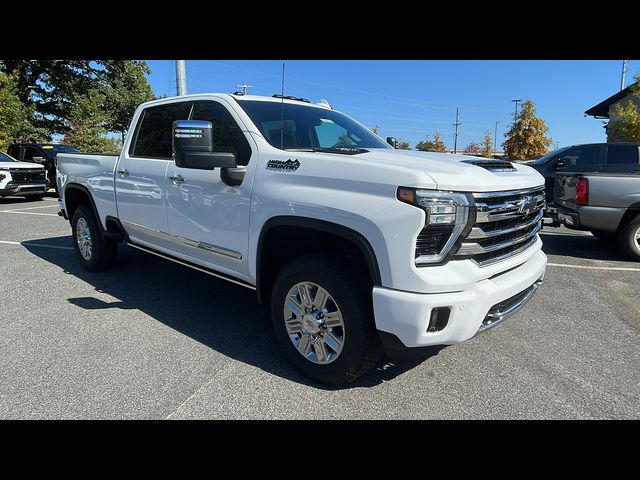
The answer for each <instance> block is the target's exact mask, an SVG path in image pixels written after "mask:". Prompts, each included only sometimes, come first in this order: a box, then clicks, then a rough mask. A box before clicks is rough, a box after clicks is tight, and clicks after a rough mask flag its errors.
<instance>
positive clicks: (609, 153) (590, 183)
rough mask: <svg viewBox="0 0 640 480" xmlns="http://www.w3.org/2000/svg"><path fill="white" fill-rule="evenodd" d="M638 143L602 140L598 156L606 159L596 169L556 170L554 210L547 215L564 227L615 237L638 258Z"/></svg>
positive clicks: (639, 177)
mask: <svg viewBox="0 0 640 480" xmlns="http://www.w3.org/2000/svg"><path fill="white" fill-rule="evenodd" d="M638 147H639V145H638V144H628V145H627V146H626V147H625V148H624V149H621V148H619V146H618V145H616V144H606V145H604V146H602V147H601V148H602V149H601V150H600V152H599V154H600V155H601V156H600V157H599V158H606V160H607V163H604V162H601V163H600V165H599V171H598V169H596V168H594V171H593V172H557V173H556V179H555V188H554V190H555V208H556V210H555V211H554V212H552V214H551V215H552V216H553V218H555V219H557V220H558V221H559V222H562V223H563V224H564V225H566V226H567V227H568V228H573V229H578V230H589V231H591V233H593V234H594V235H595V236H596V237H598V238H599V239H601V240H604V241H611V240H617V241H618V244H619V245H620V248H621V249H622V250H623V251H624V253H626V254H627V255H628V256H629V257H630V258H632V259H634V260H637V261H640V164H639V163H638V157H639V155H638V154H639V152H638V150H639V148H638ZM616 155H618V156H616ZM565 157H566V155H565V156H563V158H565ZM631 160H635V163H633V162H631ZM562 161H566V159H565V160H562Z"/></svg>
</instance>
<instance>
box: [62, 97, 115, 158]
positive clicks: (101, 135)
mask: <svg viewBox="0 0 640 480" xmlns="http://www.w3.org/2000/svg"><path fill="white" fill-rule="evenodd" d="M104 102H105V94H104V93H102V92H101V91H100V90H97V89H95V90H90V91H89V92H87V94H86V95H82V96H78V97H76V101H75V103H74V105H73V107H71V111H70V112H69V118H68V120H67V125H66V128H67V133H66V134H65V136H64V139H63V141H62V143H64V144H66V145H71V146H73V147H75V148H78V149H79V150H81V151H83V152H105V153H106V152H117V151H118V143H117V141H116V139H114V138H109V137H107V134H108V133H109V128H108V125H109V121H110V118H109V115H108V113H107V112H106V111H105V110H104V109H103V105H104Z"/></svg>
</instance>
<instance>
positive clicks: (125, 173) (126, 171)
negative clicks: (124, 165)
mask: <svg viewBox="0 0 640 480" xmlns="http://www.w3.org/2000/svg"><path fill="white" fill-rule="evenodd" d="M118 173H119V174H120V176H121V177H122V178H127V177H128V176H129V170H127V169H124V170H118Z"/></svg>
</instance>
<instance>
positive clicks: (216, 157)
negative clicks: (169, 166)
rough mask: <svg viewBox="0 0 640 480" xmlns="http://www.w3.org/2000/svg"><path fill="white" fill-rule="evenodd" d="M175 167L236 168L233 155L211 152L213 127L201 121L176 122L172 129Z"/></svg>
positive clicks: (199, 168) (201, 168) (203, 168)
mask: <svg viewBox="0 0 640 480" xmlns="http://www.w3.org/2000/svg"><path fill="white" fill-rule="evenodd" d="M172 133H173V135H172V145H173V158H174V160H175V162H176V166H178V167H181V168H194V169H198V170H213V169H214V168H216V167H222V168H224V167H228V168H235V167H237V162H236V156H235V154H233V153H227V152H214V151H213V126H212V125H211V122H205V121H201V120H176V121H175V122H173V129H172Z"/></svg>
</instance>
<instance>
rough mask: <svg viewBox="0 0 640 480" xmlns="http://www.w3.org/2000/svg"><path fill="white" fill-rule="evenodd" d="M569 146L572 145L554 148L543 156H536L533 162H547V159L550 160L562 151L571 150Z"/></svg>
mask: <svg viewBox="0 0 640 480" xmlns="http://www.w3.org/2000/svg"><path fill="white" fill-rule="evenodd" d="M569 148H571V147H562V148H559V149H558V150H554V151H553V152H551V153H547V154H546V155H544V156H542V157H540V158H536V159H535V160H534V161H533V162H531V163H536V164H540V163H544V162H546V161H547V160H549V159H550V158H552V157H555V156H556V155H558V154H560V153H562V152H565V151H567V150H569Z"/></svg>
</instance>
